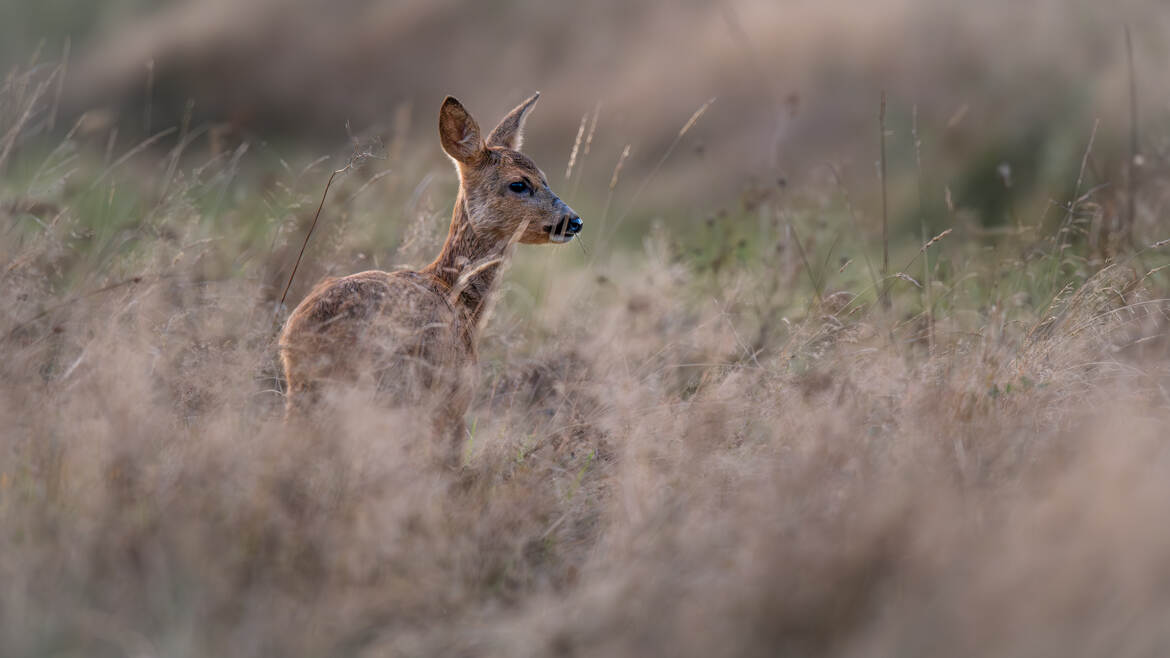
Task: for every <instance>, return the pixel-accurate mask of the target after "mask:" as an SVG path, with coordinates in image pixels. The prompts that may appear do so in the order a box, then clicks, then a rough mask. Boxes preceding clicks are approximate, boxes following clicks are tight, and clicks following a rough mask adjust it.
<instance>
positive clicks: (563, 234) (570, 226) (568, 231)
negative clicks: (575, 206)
mask: <svg viewBox="0 0 1170 658" xmlns="http://www.w3.org/2000/svg"><path fill="white" fill-rule="evenodd" d="M583 225H584V224H583V222H582V221H581V218H580V217H577V216H576V215H571V216H569V215H566V216H565V217H562V218H561V219H560V221H558V222H557V223H556V225H551V224H550V225H548V226H546V227H544V232H545V233H548V240H549V242H555V243H557V244H563V243H565V242H568V241H569V240H572V239H573V236H575V235H577V234H578V233H580V232H581V228H582V227H583Z"/></svg>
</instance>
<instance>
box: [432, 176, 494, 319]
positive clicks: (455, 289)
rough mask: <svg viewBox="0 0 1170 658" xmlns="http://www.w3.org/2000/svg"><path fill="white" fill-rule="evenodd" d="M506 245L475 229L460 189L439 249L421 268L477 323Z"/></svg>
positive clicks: (490, 291) (490, 290)
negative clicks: (444, 240)
mask: <svg viewBox="0 0 1170 658" xmlns="http://www.w3.org/2000/svg"><path fill="white" fill-rule="evenodd" d="M507 246H508V243H507V241H498V240H492V239H489V238H487V237H486V236H482V235H478V234H477V233H476V232H475V229H474V228H473V227H472V225H471V217H470V216H469V214H468V212H467V203H466V202H465V200H464V195H463V191H462V190H460V192H459V196H457V197H456V199H455V210H454V212H453V213H452V216H451V230H450V231H449V232H448V233H447V241H446V242H445V243H443V250H442V251H441V252H439V257H438V258H436V259H435V261H434V262H433V263H431V264H430V265H428V266H427V267H426V268H425V269H424V270H423V272H424V273H427V274H430V275H431V276H433V277H434V278H435V279H437V280H439V281H441V282H442V283H443V284H444V285H445V286H446V288H447V290H448V291H449V293H450V294H451V295H452V299H451V301H452V303H454V304H455V306H456V308H459V309H461V310H463V311H464V312H466V313H467V314H468V316H469V317H470V318H471V321H472V323H473V324H474V325H478V323H479V320H480V318H481V317H482V315H483V312H484V310H485V306H486V304H487V300H488V297H489V296H490V295H491V293H492V290H493V289H494V287H495V283H496V275H497V274H498V273H499V270H500V265H501V264H502V259H503V257H504V254H505V252H506V250H507Z"/></svg>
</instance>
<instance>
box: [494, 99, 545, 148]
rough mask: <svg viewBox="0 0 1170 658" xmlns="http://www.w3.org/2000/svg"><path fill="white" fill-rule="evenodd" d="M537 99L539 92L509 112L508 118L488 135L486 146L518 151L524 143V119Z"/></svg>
mask: <svg viewBox="0 0 1170 658" xmlns="http://www.w3.org/2000/svg"><path fill="white" fill-rule="evenodd" d="M539 98H540V92H539V91H538V92H536V93H535V94H533V95H532V97H531V98H529V99H528V100H526V101H524V102H523V103H521V104H519V105H517V106H516V108H515V109H514V110H512V111H511V112H509V113H508V116H506V117H504V119H503V120H502V121H500V125H498V126H496V128H495V130H493V131H492V134H490V135H488V138H487V144H488V146H502V147H504V148H509V149H512V150H513V151H518V150H520V145H521V144H523V143H524V134H523V133H524V117H526V116H528V111H529V110H531V109H532V106H533V105H536V101H537V99H539Z"/></svg>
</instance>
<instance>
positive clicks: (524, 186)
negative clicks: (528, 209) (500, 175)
mask: <svg viewBox="0 0 1170 658" xmlns="http://www.w3.org/2000/svg"><path fill="white" fill-rule="evenodd" d="M508 189H509V190H512V191H513V192H515V193H516V194H524V193H525V192H527V191H528V183H525V182H524V181H522V180H518V181H515V182H512V183H509V184H508Z"/></svg>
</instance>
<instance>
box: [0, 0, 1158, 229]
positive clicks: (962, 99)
mask: <svg viewBox="0 0 1170 658" xmlns="http://www.w3.org/2000/svg"><path fill="white" fill-rule="evenodd" d="M1168 22H1170V12H1167V11H1165V8H1164V7H1163V6H1162V5H1161V3H1159V2H1157V1H1155V0H1122V1H1120V2H1115V3H1101V2H1096V1H1093V0H1030V1H1028V2H1014V1H1011V0H990V1H989V2H981V3H969V2H958V1H951V0H881V1H880V2H851V1H843V0H831V1H827V2H825V1H816V2H813V1H808V2H804V1H800V0H791V1H768V2H753V1H750V0H723V1H720V2H705V1H696V0H678V1H674V2H625V1H622V0H595V1H591V2H582V3H570V4H562V3H552V4H550V3H546V2H541V1H538V0H509V1H506V2H495V3H469V2H456V1H452V0H434V1H432V0H401V1H397V2H370V1H362V0H344V1H341V2H337V1H333V0H254V1H251V2H247V3H239V2H234V1H232V0H198V1H196V0H168V1H155V2H150V1H146V0H110V1H107V2H100V3H95V2H84V1H77V0H45V1H44V2H36V3H32V2H9V3H5V4H4V6H3V7H0V61H2V62H3V70H5V71H11V70H14V67H28V66H31V65H33V64H34V63H36V62H38V61H39V62H59V61H62V60H65V61H67V62H68V70H67V71H66V72H65V75H64V77H63V78H62V79H61V80H58V81H57V83H58V84H60V88H58V89H54V90H53V93H55V94H56V95H57V96H58V105H59V109H57V110H56V111H57V112H58V115H57V119H56V121H55V122H54V124H53V127H54V128H55V130H56V131H57V132H58V133H62V132H64V131H66V130H68V129H69V126H70V125H72V122H73V121H75V120H76V118H77V117H79V116H81V114H82V113H83V112H89V113H90V114H89V116H88V119H87V122H86V123H85V125H84V127H83V132H84V131H88V132H89V133H90V134H91V138H92V140H93V141H94V143H95V144H96V146H95V147H96V148H98V149H103V148H106V147H107V146H109V145H110V144H109V142H111V141H113V142H114V143H113V146H112V147H111V148H113V149H114V150H115V151H117V150H118V149H119V148H122V149H125V148H129V147H131V146H133V145H134V144H135V143H137V142H138V141H141V140H142V139H143V138H145V137H147V136H149V135H151V134H154V133H156V132H158V131H161V130H164V129H167V128H172V127H178V126H181V125H182V124H183V123H184V122H190V125H191V126H199V125H206V126H207V127H208V130H207V134H206V141H205V142H202V143H195V144H193V145H192V150H194V149H196V148H198V147H200V146H206V147H210V148H231V147H234V145H235V144H238V143H240V142H241V141H251V142H253V143H255V142H257V141H260V140H263V141H265V142H267V143H270V144H273V145H279V148H280V149H281V152H282V153H283V154H287V153H293V152H296V153H307V154H314V155H319V154H321V153H335V152H340V151H344V150H345V149H346V148H347V146H348V144H349V142H350V140H351V139H352V138H354V137H355V136H357V137H359V138H362V139H368V138H370V137H375V136H376V137H381V138H382V141H383V143H388V142H389V141H390V140H392V139H394V138H397V139H399V140H400V142H405V143H407V144H410V145H412V148H407V149H405V150H402V151H398V152H396V153H395V154H393V155H394V156H396V158H399V159H401V158H402V157H406V156H409V157H411V158H414V159H418V158H423V159H424V161H425V162H427V163H430V164H439V166H445V165H442V164H441V158H440V153H439V150H438V148H437V147H436V145H435V139H434V135H433V133H434V132H435V130H434V122H435V117H434V114H435V112H436V108H437V107H438V105H439V103H440V101H441V100H442V98H443V96H444V95H446V94H451V95H454V96H457V97H458V98H460V99H461V100H462V101H464V102H465V104H467V105H468V107H469V108H471V109H472V111H473V113H475V114H476V115H477V116H478V117H479V118H480V121H481V122H483V123H488V122H494V121H495V120H496V119H497V118H498V117H499V116H501V115H502V113H503V112H505V111H506V110H507V109H509V108H510V107H512V106H513V105H514V104H515V103H516V102H518V101H519V100H520V99H522V98H524V97H526V96H527V95H528V94H530V93H531V92H533V91H536V90H539V91H541V92H542V93H543V96H542V100H541V105H540V108H539V112H538V113H537V114H536V115H534V119H533V120H532V121H531V122H530V123H529V129H528V135H529V141H528V144H529V149H528V150H529V151H530V152H531V153H532V154H533V155H534V157H535V158H536V160H537V162H538V163H539V164H541V166H543V167H544V168H545V170H546V173H548V174H549V176H550V182H552V183H553V185H554V188H555V187H556V186H557V185H558V183H560V184H561V186H562V187H563V185H564V183H563V181H564V172H565V169H566V164H567V162H568V160H569V156H570V153H571V152H572V150H573V145H574V141H575V137H576V135H577V132H578V128H579V126H581V125H582V123H583V122H584V123H586V124H587V128H588V133H589V134H591V135H592V136H593V140H592V144H591V145H590V148H589V156H588V159H587V160H585V161H584V162H582V163H581V166H582V167H583V168H584V171H578V176H582V177H583V178H582V179H581V180H582V181H583V182H582V183H581V184H580V188H579V189H578V188H577V187H576V186H574V187H573V188H572V189H573V190H575V192H576V194H577V196H579V197H585V198H578V199H576V202H577V203H581V204H584V205H585V206H586V208H584V209H579V210H584V211H586V212H588V214H596V213H597V212H598V211H600V210H601V207H602V205H603V199H604V198H605V196H606V192H607V190H606V186H607V185H608V183H609V182H610V173H611V172H612V170H613V168H614V166H615V164H616V162H617V160H618V159H619V157H620V154H621V153H622V150H623V148H624V147H625V146H626V145H627V144H628V145H630V146H631V149H630V155H629V159H628V162H626V163H625V165H624V166H625V169H624V171H625V176H626V178H627V179H629V180H633V181H634V182H635V183H638V182H641V181H644V180H645V178H646V176H647V174H648V172H650V171H651V170H653V169H654V168H655V166H656V164H658V163H659V160H660V159H662V157H663V155H664V154H665V153H666V152H667V150H668V149H671V144H672V142H673V141H674V140H675V138H676V137H677V136H678V134H679V131H680V129H681V128H682V127H683V126H684V125H685V124H686V123H687V121H688V118H690V117H691V116H692V114H693V113H694V112H695V111H696V110H697V109H699V108H700V107H702V106H703V104H704V103H705V102H706V101H708V100H709V99H712V98H714V99H715V102H714V103H712V104H711V105H710V107H709V108H707V110H706V111H705V112H704V113H703V116H702V117H701V118H700V120H699V121H697V122H695V123H694V125H693V126H692V127H691V128H690V129H689V130H688V134H687V135H686V136H685V139H683V140H680V143H679V144H677V148H674V149H672V150H671V153H670V156H669V158H668V159H667V161H666V162H665V166H663V167H661V169H660V171H658V172H657V173H656V174H655V176H654V178H655V181H654V182H655V184H651V185H645V186H644V189H643V190H642V192H641V196H640V197H639V201H640V202H642V204H644V207H643V206H642V205H640V207H639V208H638V213H636V214H643V215H644V214H652V213H653V212H654V211H675V212H678V211H682V214H681V215H680V216H679V217H680V219H678V220H676V221H688V220H689V221H693V222H697V221H698V220H699V219H700V218H702V217H704V216H705V215H706V214H707V213H709V212H711V211H713V210H717V209H718V208H720V207H722V206H726V205H728V204H735V203H738V201H739V200H740V198H741V195H742V193H743V192H744V190H745V189H747V188H751V187H754V186H764V187H769V186H772V185H774V184H775V183H776V182H777V181H779V180H781V179H783V180H784V182H786V183H796V184H800V183H803V182H806V181H810V180H812V181H816V180H822V179H825V178H826V177H827V175H828V170H827V167H826V165H827V164H833V165H834V166H836V167H837V168H838V169H839V171H840V172H841V174H842V175H843V176H844V177H846V179H847V180H848V181H849V185H850V187H854V188H855V189H853V194H854V195H855V196H857V197H859V199H858V200H859V201H861V203H859V204H858V205H860V206H862V207H875V206H874V202H875V201H876V200H877V197H876V185H875V183H876V177H877V173H876V167H875V164H874V163H875V162H876V160H877V157H878V151H877V148H878V138H879V132H878V113H879V106H880V100H879V99H880V96H881V93H882V92H883V91H885V92H886V93H887V95H888V99H889V100H888V110H887V119H886V125H887V138H888V142H889V145H888V148H889V174H888V175H889V177H890V181H891V184H892V185H891V187H892V189H891V190H890V194H891V195H893V197H894V198H895V199H896V200H901V201H905V202H906V203H892V204H891V206H892V207H895V208H916V207H917V205H918V204H917V203H909V202H910V201H911V200H913V199H915V197H917V196H920V195H919V194H918V192H917V191H916V189H917V186H916V185H913V184H911V183H909V182H908V181H909V178H910V177H911V176H910V174H912V173H913V172H914V170H915V168H916V162H915V147H914V143H915V140H914V139H913V137H912V132H913V127H914V126H913V124H914V115H915V113H916V114H917V128H918V134H919V137H920V138H921V139H920V143H921V144H920V148H919V152H920V160H921V162H922V169H923V184H922V186H921V187H922V189H923V193H922V195H921V196H922V197H923V198H922V199H921V203H923V204H925V205H926V206H927V207H928V208H934V209H936V210H938V209H941V208H942V206H943V204H944V202H945V198H944V197H945V195H946V188H948V187H949V188H950V192H951V201H952V203H953V204H954V205H955V206H957V207H958V208H959V209H963V210H969V211H971V212H972V213H974V216H975V217H976V218H977V219H978V220H979V221H981V222H982V223H983V224H985V225H996V224H1001V223H1004V222H1007V221H1010V217H1009V216H1010V215H1011V213H1013V212H1014V213H1018V214H1019V215H1023V216H1025V217H1026V218H1027V219H1029V220H1035V219H1036V215H1029V213H1041V212H1043V210H1044V207H1045V204H1047V202H1048V200H1049V199H1050V198H1059V197H1060V193H1061V192H1062V191H1064V190H1065V189H1066V188H1068V187H1070V186H1071V185H1072V183H1073V182H1074V181H1075V178H1076V173H1077V171H1076V170H1077V168H1078V164H1079V160H1080V154H1081V153H1082V152H1083V150H1084V149H1085V145H1086V143H1087V141H1088V138H1089V135H1090V133H1091V132H1092V129H1093V123H1094V120H1095V119H1100V122H1101V123H1100V128H1099V132H1098V135H1097V139H1096V142H1097V143H1096V147H1095V149H1094V162H1093V166H1094V168H1095V169H1096V170H1097V176H1098V177H1100V178H1102V179H1103V178H1108V177H1110V175H1111V174H1117V173H1118V172H1119V171H1120V168H1122V167H1123V166H1124V164H1125V158H1126V157H1127V154H1128V153H1129V145H1128V142H1129V132H1130V130H1131V125H1130V120H1129V113H1130V107H1129V104H1130V94H1129V91H1128V80H1127V65H1126V45H1125V36H1124V29H1125V26H1129V28H1130V29H1131V30H1132V37H1133V47H1132V52H1133V59H1134V69H1135V71H1136V76H1137V79H1138V81H1139V87H1140V93H1139V94H1138V95H1137V99H1136V100H1137V105H1138V107H1137V114H1138V116H1139V117H1140V125H1141V128H1142V130H1141V137H1140V139H1141V148H1142V149H1143V150H1157V149H1161V148H1162V145H1161V144H1160V143H1159V142H1155V141H1153V140H1152V139H1150V138H1147V137H1146V135H1147V134H1148V135H1159V136H1160V135H1161V134H1162V132H1163V131H1162V130H1161V127H1162V126H1163V125H1164V121H1165V117H1166V110H1167V108H1166V103H1165V100H1164V99H1165V98H1166V93H1165V92H1166V91H1167V88H1166V85H1167V83H1166V81H1165V80H1164V76H1160V75H1158V71H1159V70H1160V62H1162V61H1164V60H1165V57H1166V55H1167V46H1168V44H1167V37H1166V35H1167V33H1168V32H1167V27H1170V26H1168ZM583 117H585V118H587V120H583ZM114 129H116V130H117V131H118V132H117V135H116V138H111V136H110V131H111V130H114ZM25 132H26V134H28V132H29V131H27V129H26V131H25ZM168 139H169V140H170V142H168V141H167V140H165V139H164V140H160V141H159V142H158V144H157V145H156V146H160V147H169V146H170V145H171V144H172V143H173V142H174V140H175V136H174V135H172V136H170V137H169V138H168ZM398 165H399V163H390V165H388V166H398ZM899 181H905V182H906V184H904V185H899V184H898V183H899ZM629 187H630V188H631V189H629V190H624V192H625V193H626V194H627V195H630V194H632V193H633V192H634V191H636V190H637V187H638V186H637V185H636V184H631V185H629ZM622 191H623V190H619V191H618V192H617V200H616V201H615V203H617V204H618V205H619V206H620V205H621V203H622V201H623V197H622V196H621V193H622ZM562 193H563V194H568V191H565V190H562ZM626 200H628V197H626ZM571 201H572V200H571ZM583 214H586V213H585V212H583ZM902 214H909V213H902ZM898 216H899V213H897V212H896V213H895V218H894V219H895V221H896V220H897V219H898ZM935 216H936V217H937V216H939V215H938V214H935ZM903 219H907V220H909V219H912V218H911V217H908V216H907V217H904V218H903ZM636 220H637V218H635V224H636ZM1021 221H1022V220H1021ZM931 223H932V224H933V226H932V228H934V229H936V228H938V227H940V226H941V225H943V224H944V223H945V222H944V221H942V220H932V221H931ZM907 226H908V227H910V228H912V229H913V230H914V231H916V232H917V230H918V226H917V221H913V222H909V223H908V224H907Z"/></svg>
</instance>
